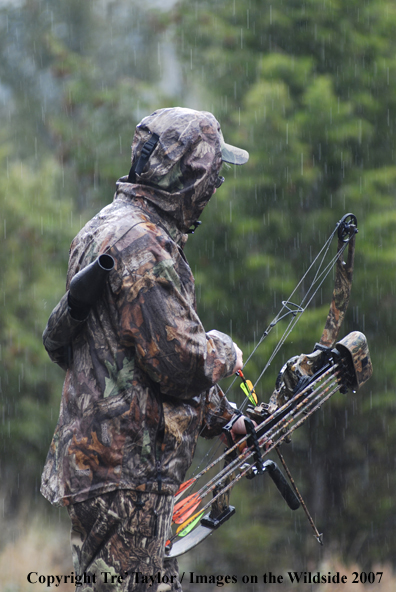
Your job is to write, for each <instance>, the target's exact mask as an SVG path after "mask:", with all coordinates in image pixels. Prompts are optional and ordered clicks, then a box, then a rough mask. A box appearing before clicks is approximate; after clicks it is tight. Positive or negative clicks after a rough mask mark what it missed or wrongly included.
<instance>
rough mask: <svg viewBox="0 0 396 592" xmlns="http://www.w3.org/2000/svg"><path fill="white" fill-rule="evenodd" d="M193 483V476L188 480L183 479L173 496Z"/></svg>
mask: <svg viewBox="0 0 396 592" xmlns="http://www.w3.org/2000/svg"><path fill="white" fill-rule="evenodd" d="M193 483H195V478H194V477H193V478H192V479H189V480H188V481H184V483H182V484H181V485H180V487H179V489H178V490H177V491H176V493H175V497H177V496H178V495H180V494H181V493H182V492H183V491H185V490H186V489H188V488H189V487H190V486H191V485H192V484H193Z"/></svg>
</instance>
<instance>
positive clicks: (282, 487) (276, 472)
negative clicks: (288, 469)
mask: <svg viewBox="0 0 396 592" xmlns="http://www.w3.org/2000/svg"><path fill="white" fill-rule="evenodd" d="M263 469H264V470H265V471H267V472H268V473H269V475H270V477H271V479H272V480H273V482H274V483H275V485H276V486H277V488H278V489H279V492H280V494H281V495H282V497H283V499H284V500H285V502H286V503H287V505H288V506H289V508H290V509H291V510H298V508H299V507H300V501H299V499H298V497H297V496H296V494H295V493H294V491H293V490H292V488H291V487H290V485H289V484H288V482H287V481H286V479H285V477H284V475H283V473H282V471H281V470H280V468H279V467H278V465H277V464H276V463H274V461H273V460H267V461H266V462H265V463H264V464H263Z"/></svg>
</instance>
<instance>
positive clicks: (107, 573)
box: [68, 490, 181, 592]
mask: <svg viewBox="0 0 396 592" xmlns="http://www.w3.org/2000/svg"><path fill="white" fill-rule="evenodd" d="M68 511H69V515H70V518H71V521H72V529H71V545H72V554H73V565H74V571H75V574H76V591H80V592H131V591H133V592H141V591H143V590H144V591H145V592H147V591H148V590H149V591H150V592H157V591H158V592H165V591H167V590H168V591H172V592H181V585H180V582H179V573H178V571H179V570H178V565H177V561H176V559H167V558H165V559H164V550H165V543H166V540H167V538H168V536H169V531H170V524H171V518H172V511H173V496H170V495H157V494H154V493H140V492H136V491H129V490H121V491H113V492H110V493H106V494H104V495H101V496H98V497H95V498H93V499H89V500H87V501H84V502H80V503H77V504H74V505H71V506H69V507H68ZM77 582H78V583H77Z"/></svg>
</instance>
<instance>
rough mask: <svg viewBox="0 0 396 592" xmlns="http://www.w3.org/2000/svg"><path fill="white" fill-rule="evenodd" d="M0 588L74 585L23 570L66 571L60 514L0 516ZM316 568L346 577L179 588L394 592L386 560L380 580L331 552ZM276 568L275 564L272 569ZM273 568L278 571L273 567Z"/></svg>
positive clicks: (191, 591) (29, 590) (25, 590)
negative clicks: (30, 518)
mask: <svg viewBox="0 0 396 592" xmlns="http://www.w3.org/2000/svg"><path fill="white" fill-rule="evenodd" d="M0 532H1V539H0V590H1V592H44V591H48V590H50V591H56V592H74V589H75V588H74V585H72V584H64V583H61V584H60V585H58V586H55V584H52V585H51V586H50V587H48V586H47V584H46V583H42V584H40V583H36V584H33V583H29V582H28V579H27V578H28V574H29V573H31V572H37V574H35V573H34V574H33V575H32V581H37V579H38V576H40V575H41V576H48V575H57V574H58V575H70V574H72V573H74V572H73V567H72V562H71V553H70V544H69V525H68V521H67V519H65V517H64V515H63V514H61V515H59V514H57V513H55V512H52V513H50V514H49V515H46V516H44V517H40V518H37V517H36V518H35V519H34V520H33V521H31V522H30V523H27V521H26V520H24V519H23V518H20V519H19V520H17V521H13V522H10V521H5V520H3V522H1V521H0ZM189 558H191V555H186V556H184V557H183V559H182V561H181V570H186V572H187V575H186V578H187V579H188V571H189V570H190V569H192V564H191V562H190V560H189ZM318 570H320V572H321V574H325V575H327V573H328V572H331V573H332V574H335V573H337V572H339V573H340V575H345V576H347V583H339V584H337V583H330V584H328V583H325V584H319V585H318V584H315V583H313V584H310V583H300V584H293V585H292V584H291V583H290V581H289V578H288V576H287V574H284V579H283V582H282V583H276V584H270V585H266V584H264V583H263V582H260V581H259V583H258V584H257V585H255V586H253V587H252V586H250V585H244V584H243V583H242V582H240V581H239V582H238V583H237V584H229V585H224V586H219V585H216V584H213V583H209V582H208V583H207V584H205V583H202V582H199V583H195V584H190V583H186V585H183V590H184V592H204V591H205V592H208V591H209V592H214V591H215V590H216V591H217V590H219V589H227V590H233V591H235V592H236V591H238V592H244V590H245V591H246V592H248V590H249V592H250V590H254V591H255V592H264V591H265V592H299V591H300V590H301V591H302V592H304V591H306V592H369V591H372V592H394V591H395V590H396V575H395V574H394V573H392V570H391V568H390V567H388V566H376V567H375V568H374V570H373V572H375V573H376V572H381V571H382V572H383V575H382V578H381V582H379V581H378V580H379V575H376V578H375V583H373V584H370V583H368V582H367V583H365V584H363V583H361V582H360V581H359V580H360V574H361V571H362V570H361V569H360V568H359V566H355V565H354V566H348V567H346V566H345V565H343V563H342V562H341V561H339V560H338V559H337V558H335V557H332V558H329V559H328V560H326V561H325V562H323V564H322V565H320V566H319V567H317V568H315V569H314V570H312V575H314V574H315V573H316V572H317V571H318ZM274 571H275V572H276V570H274ZM353 572H357V573H358V574H359V575H358V577H357V579H358V582H356V583H353V581H352V580H353V579H354V577H355V576H354V574H353ZM278 573H279V572H278ZM369 577H370V576H368V574H367V575H366V576H365V575H362V579H363V580H365V578H369Z"/></svg>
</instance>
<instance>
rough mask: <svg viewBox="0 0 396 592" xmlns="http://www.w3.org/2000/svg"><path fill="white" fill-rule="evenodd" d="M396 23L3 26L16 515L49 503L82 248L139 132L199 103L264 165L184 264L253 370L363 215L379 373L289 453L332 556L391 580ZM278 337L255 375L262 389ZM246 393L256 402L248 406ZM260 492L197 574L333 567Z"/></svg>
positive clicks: (204, 11)
mask: <svg viewBox="0 0 396 592" xmlns="http://www.w3.org/2000/svg"><path fill="white" fill-rule="evenodd" d="M395 25H396V7H395V5H394V3H392V2H387V1H386V0H367V1H366V2H365V3H363V4H362V3H361V2H357V1H355V0H351V1H349V2H341V1H335V0H327V1H326V2H323V1H321V0H306V1H305V2H304V3H302V2H296V1H295V0H283V1H282V2H278V3H273V2H271V1H267V0H260V1H259V0H249V1H247V0H246V1H244V2H238V1H235V2H232V3H230V2H227V1H225V0H216V1H215V0H211V1H209V0H208V1H204V2H199V3H194V4H192V3H190V2H183V1H182V2H180V3H179V4H177V5H175V6H173V8H172V9H169V10H150V8H148V9H146V10H145V9H143V8H141V6H140V5H139V4H137V3H134V2H133V3H132V2H126V1H122V0H114V1H112V2H104V3H96V4H95V3H85V2H76V1H74V0H58V1H57V2H56V3H51V2H44V1H39V0H25V2H21V3H20V5H18V6H17V7H15V6H13V5H10V6H6V7H5V8H3V9H1V11H0V51H1V57H2V59H1V61H0V77H1V84H0V91H1V97H2V102H1V106H0V111H1V115H2V121H3V129H2V139H1V163H2V164H1V166H2V175H1V178H0V200H1V209H0V218H1V220H0V240H1V247H2V248H1V250H0V260H1V263H2V275H1V293H0V303H1V304H0V305H1V307H2V308H1V316H0V345H1V350H0V352H1V368H0V378H1V392H0V408H1V413H2V415H1V417H2V421H1V424H0V430H1V431H0V442H1V466H0V470H1V477H2V483H3V493H2V495H3V496H4V497H5V499H6V502H7V504H8V505H9V506H10V507H17V500H19V499H21V498H23V497H24V496H26V494H27V495H28V497H29V498H30V499H31V500H35V503H36V504H37V505H40V502H39V494H38V483H39V479H40V473H41V468H42V465H43V462H44V458H45V455H46V451H47V448H48V445H49V441H50V437H51V434H52V430H53V428H54V425H55V422H56V418H57V414H58V408H59V400H60V389H61V382H62V373H61V372H60V370H58V369H57V368H55V367H53V366H52V365H51V364H50V363H49V361H47V358H46V355H45V352H44V350H43V348H42V346H41V332H42V329H43V327H44V326H45V322H46V319H47V317H48V314H49V312H50V311H51V310H52V307H53V306H54V305H55V304H56V302H57V300H58V298H59V297H60V295H61V294H62V293H63V289H64V274H65V270H66V265H67V251H68V244H69V242H70V240H71V239H72V238H73V236H74V234H75V233H76V232H77V230H78V228H80V227H81V225H82V224H83V222H84V221H85V220H86V219H88V218H89V217H90V216H91V215H92V214H93V213H94V212H96V211H97V210H98V209H99V208H100V207H102V206H103V205H105V204H106V203H108V202H109V201H110V200H111V198H112V193H113V189H114V182H115V180H116V179H117V178H118V177H120V176H121V175H122V174H125V173H126V172H127V171H128V169H129V160H130V143H131V139H132V136H133V130H134V126H135V125H136V123H137V122H138V121H139V120H140V119H141V117H143V116H144V115H145V114H148V113H150V112H151V111H153V110H154V109H155V108H157V107H163V106H172V105H183V106H191V107H193V108H199V109H207V110H210V111H212V112H213V113H214V114H215V115H216V117H217V118H218V119H219V121H220V122H221V124H222V128H223V132H224V135H225V138H226V141H228V142H231V143H236V144H237V145H241V146H242V147H244V148H246V149H247V150H249V152H250V160H249V163H248V164H247V165H245V166H244V167H240V168H238V167H234V168H231V167H230V168H225V169H224V170H223V174H224V176H225V178H226V182H225V184H224V185H223V186H222V188H221V189H220V190H219V191H218V192H217V193H216V195H215V196H214V197H213V198H212V200H211V203H210V204H209V205H208V207H207V209H206V210H205V212H204V213H203V216H202V221H203V224H202V226H201V227H200V228H199V230H198V231H197V233H196V234H194V235H193V236H192V237H190V239H189V243H188V244H187V247H186V253H187V256H188V258H189V261H190V264H191V267H192V269H193V271H194V274H195V277H196V283H197V294H198V302H199V313H200V315H201V318H202V319H203V321H204V324H205V326H206V327H207V329H211V328H218V329H220V330H223V331H225V332H227V333H232V335H233V337H234V339H235V341H237V342H238V343H239V344H240V346H241V347H243V349H244V351H245V358H246V357H247V355H248V354H249V352H250V351H251V350H252V348H253V346H254V344H255V343H256V342H257V340H258V339H259V338H260V336H261V334H262V332H263V331H264V329H265V328H266V327H267V326H268V324H269V322H270V321H271V320H272V318H273V316H274V314H275V313H276V312H277V310H278V309H279V306H280V302H281V300H282V299H284V298H286V297H287V296H288V295H289V293H290V292H291V290H292V289H293V287H294V286H295V284H296V283H297V281H298V279H299V278H300V277H301V276H302V274H303V273H304V272H305V270H306V268H307V265H308V263H309V262H310V261H311V260H312V257H314V256H315V254H316V253H317V252H318V251H319V249H320V248H321V246H322V244H323V242H324V240H325V239H326V238H327V236H328V235H329V234H330V232H331V231H332V230H333V228H334V226H335V224H336V222H337V221H338V220H339V219H340V218H341V217H342V216H343V215H344V214H345V213H347V212H353V213H354V214H355V215H356V216H357V219H358V225H359V234H358V236H357V247H356V248H357V253H356V263H355V278H354V286H353V291H352V299H351V304H350V310H349V312H348V317H347V321H346V323H345V325H344V327H343V333H344V334H346V333H347V332H349V331H351V330H355V329H356V330H360V331H363V332H364V333H365V334H366V336H367V338H368V342H369V346H370V351H371V355H372V360H373V365H374V375H373V377H372V379H371V380H370V382H369V383H368V384H367V385H365V386H364V387H363V389H362V390H361V391H359V392H358V393H356V394H349V395H348V396H347V397H345V396H342V395H337V396H336V397H334V398H333V399H332V401H331V402H330V403H329V404H326V406H325V408H324V409H323V410H322V411H321V412H320V413H318V414H317V416H315V417H314V418H313V419H312V421H310V422H307V424H306V425H305V426H304V427H303V428H301V429H300V430H299V431H298V433H296V436H295V437H294V439H293V443H292V444H291V445H290V446H289V447H288V449H287V450H285V455H286V456H287V459H288V461H289V464H290V466H291V467H292V469H293V473H295V478H296V480H297V482H298V484H299V486H300V489H301V491H302V493H303V494H304V495H305V496H306V499H307V503H308V507H309V508H310V510H311V513H312V514H313V516H314V518H315V520H316V522H317V523H318V527H319V529H320V530H321V531H322V530H323V531H324V533H325V541H326V545H327V548H328V549H329V548H330V549H332V548H337V549H338V550H339V553H340V555H341V556H342V557H343V559H344V560H346V561H358V562H359V563H360V564H361V565H363V566H370V565H372V564H373V563H376V562H379V563H381V562H382V563H385V562H393V563H394V557H395V556H396V548H395V538H394V534H393V533H394V529H395V515H394V511H393V510H392V508H393V506H392V493H393V491H394V489H395V485H396V484H395V476H394V475H395V454H394V450H395V444H396V422H395V378H396V377H395V372H396V371H395V367H394V363H393V353H394V348H395V336H394V331H393V320H394V309H395V306H394V302H395V275H394V274H395V259H396V254H395V253H396V251H395V226H396V208H395V189H396V186H395V185H396V165H395V132H394V127H395V115H396V113H395V107H396V58H395V55H396V52H395V49H396V48H395V45H396V41H395V38H394V34H393V31H394V30H395ZM335 248H336V245H335V244H334V249H335ZM331 282H332V278H329V280H328V282H327V283H325V284H324V286H323V287H322V290H321V293H320V294H319V295H318V298H317V299H316V300H315V302H314V306H313V307H312V308H311V309H310V310H309V311H308V312H307V314H306V316H305V317H303V319H302V320H301V321H300V324H299V325H298V327H297V329H296V331H295V332H294V333H293V335H292V336H291V338H290V339H289V340H288V343H287V344H286V346H285V348H284V349H283V350H282V353H281V354H279V356H278V358H276V359H275V362H274V363H273V364H272V366H271V367H270V370H269V371H268V373H267V374H266V375H265V376H264V378H263V380H262V381H261V382H260V386H259V389H258V390H259V394H260V396H261V397H262V398H263V399H264V400H267V399H268V397H269V395H270V393H271V391H272V388H273V384H274V381H275V378H276V374H277V372H278V370H279V369H280V367H281V365H282V363H283V362H284V361H285V360H287V359H288V358H289V357H290V356H291V355H295V354H296V353H300V352H309V351H311V350H312V347H313V345H314V343H315V342H316V341H318V339H319V338H320V335H321V332H322V328H323V324H324V321H325V317H326V314H327V309H328V304H329V302H330V298H331V289H332V286H331ZM277 336H278V332H277V331H274V332H273V333H271V335H270V337H269V338H268V339H267V340H266V341H265V342H264V344H263V345H262V346H261V347H260V349H259V351H258V353H257V354H256V355H255V356H254V357H253V358H252V360H251V362H249V366H248V367H247V368H246V373H247V374H248V375H249V377H250V378H251V379H252V380H253V381H254V380H255V378H257V376H258V375H259V373H260V371H261V368H262V367H263V365H264V363H265V361H266V359H268V357H269V355H270V353H271V351H272V348H273V347H274V345H275V342H276V338H277ZM229 396H230V398H231V399H235V400H236V402H238V403H240V402H241V400H242V399H241V397H242V394H239V393H238V389H235V387H234V389H233V390H232V392H231V393H230V394H229ZM256 481H257V482H256ZM256 481H253V482H249V483H245V484H242V485H241V486H239V487H237V488H235V490H234V491H233V494H232V501H233V503H234V505H236V506H237V509H238V512H237V517H236V518H234V519H233V520H232V521H230V522H229V523H228V524H227V525H226V526H224V527H222V529H221V531H219V533H217V534H216V536H213V537H212V538H211V540H210V541H209V542H208V543H206V544H205V545H203V546H202V547H201V548H200V549H199V550H198V551H197V552H196V553H194V555H193V557H189V556H187V558H186V559H184V560H183V561H184V562H185V565H189V566H193V567H194V568H196V567H202V569H206V570H207V572H208V573H210V572H214V573H222V572H223V573H227V570H228V571H230V570H231V569H234V570H239V572H240V573H244V572H245V571H246V570H248V571H250V572H251V573H255V572H259V573H260V572H261V571H263V569H264V568H263V564H264V565H265V569H266V570H269V569H273V568H274V566H278V567H279V569H281V568H284V567H290V566H292V567H293V569H299V568H300V567H301V568H304V569H306V568H307V566H308V567H309V566H310V565H312V564H313V563H315V562H316V561H319V560H320V558H321V556H322V555H321V553H322V549H321V548H320V549H319V548H318V546H317V543H316V542H315V541H314V539H313V537H311V533H310V530H309V525H308V524H307V523H306V522H305V521H304V518H303V516H302V513H301V511H298V512H297V513H291V512H290V511H289V510H287V509H285V507H284V504H283V503H282V501H281V500H279V499H278V494H277V493H276V492H275V491H274V488H273V486H272V484H271V483H269V484H268V483H267V482H264V481H262V482H261V481H259V479H257V480H256ZM220 567H221V568H222V569H220Z"/></svg>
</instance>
